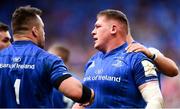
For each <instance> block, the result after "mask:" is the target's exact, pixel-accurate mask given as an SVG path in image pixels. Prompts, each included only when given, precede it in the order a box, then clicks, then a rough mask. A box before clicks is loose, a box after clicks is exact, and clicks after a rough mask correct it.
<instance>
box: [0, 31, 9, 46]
mask: <svg viewBox="0 0 180 109" xmlns="http://www.w3.org/2000/svg"><path fill="white" fill-rule="evenodd" d="M10 39H11V36H10V34H9V32H8V31H0V50H2V49H3V48H6V47H8V46H9V45H10Z"/></svg>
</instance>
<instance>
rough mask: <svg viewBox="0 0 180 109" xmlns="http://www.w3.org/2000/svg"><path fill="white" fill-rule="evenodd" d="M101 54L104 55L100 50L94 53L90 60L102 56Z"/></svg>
mask: <svg viewBox="0 0 180 109" xmlns="http://www.w3.org/2000/svg"><path fill="white" fill-rule="evenodd" d="M101 55H102V53H101V52H99V51H98V52H96V53H95V54H93V55H92V56H91V57H90V59H89V60H94V59H96V58H98V57H100V56H101Z"/></svg>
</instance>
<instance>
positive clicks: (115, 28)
mask: <svg viewBox="0 0 180 109" xmlns="http://www.w3.org/2000/svg"><path fill="white" fill-rule="evenodd" d="M116 32H117V26H116V25H112V26H111V34H115V33H116Z"/></svg>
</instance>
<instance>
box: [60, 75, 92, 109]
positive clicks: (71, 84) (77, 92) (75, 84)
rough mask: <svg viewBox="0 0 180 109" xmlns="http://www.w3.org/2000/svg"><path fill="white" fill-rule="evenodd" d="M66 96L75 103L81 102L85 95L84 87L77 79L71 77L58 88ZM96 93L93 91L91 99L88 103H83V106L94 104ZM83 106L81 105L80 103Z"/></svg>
mask: <svg viewBox="0 0 180 109" xmlns="http://www.w3.org/2000/svg"><path fill="white" fill-rule="evenodd" d="M58 89H59V90H60V91H61V92H62V93H63V94H64V95H65V96H67V97H69V98H71V99H72V100H74V101H76V102H77V101H79V100H80V99H81V97H82V95H83V93H84V94H87V93H85V92H84V91H83V85H82V84H81V83H80V82H79V81H78V80H77V79H75V78H73V77H69V78H67V79H65V80H64V81H62V83H61V84H60V86H59V88H58ZM93 98H94V92H93V90H91V98H90V100H89V101H88V102H83V103H82V105H84V106H87V105H90V104H91V103H92V102H93ZM80 104H81V103H80Z"/></svg>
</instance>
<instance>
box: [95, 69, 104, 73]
mask: <svg viewBox="0 0 180 109" xmlns="http://www.w3.org/2000/svg"><path fill="white" fill-rule="evenodd" d="M101 73H103V69H97V70H96V71H95V74H101Z"/></svg>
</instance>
